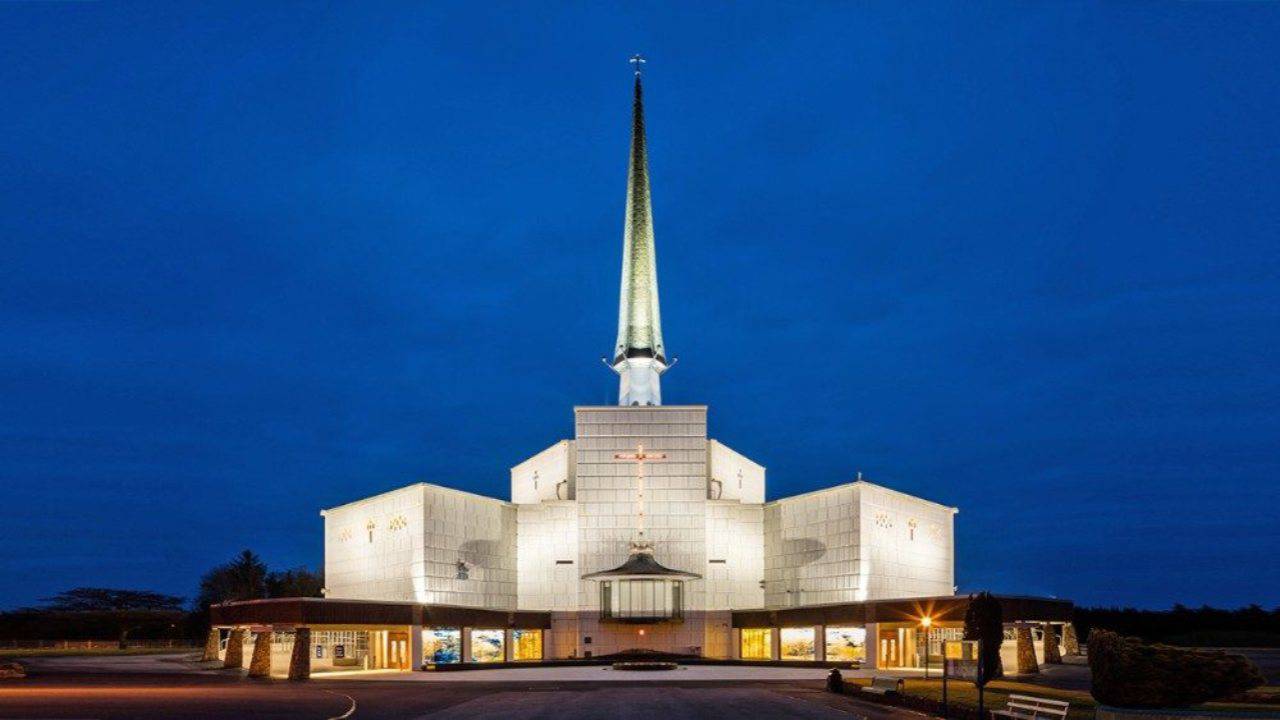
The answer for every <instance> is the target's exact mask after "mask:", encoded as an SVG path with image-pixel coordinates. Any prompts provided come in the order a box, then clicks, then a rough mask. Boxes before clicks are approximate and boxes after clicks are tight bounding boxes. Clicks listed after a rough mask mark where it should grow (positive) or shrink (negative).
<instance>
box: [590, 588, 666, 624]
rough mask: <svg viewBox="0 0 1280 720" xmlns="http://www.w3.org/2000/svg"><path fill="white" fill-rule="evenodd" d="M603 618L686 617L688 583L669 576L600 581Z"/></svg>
mask: <svg viewBox="0 0 1280 720" xmlns="http://www.w3.org/2000/svg"><path fill="white" fill-rule="evenodd" d="M600 617H601V618H628V619H632V620H639V619H663V618H682V617H684V583H683V582H682V581H680V580H666V579H657V580H650V579H621V580H606V581H604V582H601V583H600Z"/></svg>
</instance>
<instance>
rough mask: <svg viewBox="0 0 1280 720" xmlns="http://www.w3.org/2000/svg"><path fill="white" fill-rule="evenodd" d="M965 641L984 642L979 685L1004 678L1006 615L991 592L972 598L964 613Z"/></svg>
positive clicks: (970, 597) (979, 665) (972, 596)
mask: <svg viewBox="0 0 1280 720" xmlns="http://www.w3.org/2000/svg"><path fill="white" fill-rule="evenodd" d="M964 639H965V640H981V641H982V657H981V661H980V662H979V664H978V667H979V671H980V674H979V677H978V684H979V685H986V684H987V682H988V681H990V680H993V679H995V678H998V677H1003V676H1004V669H1003V668H1002V667H1001V666H1000V644H1001V643H1002V642H1004V611H1003V610H1002V609H1001V608H1000V601H999V600H998V599H997V598H996V597H995V596H994V595H992V594H991V593H989V592H981V593H978V594H977V595H970V596H969V607H968V609H966V610H965V613H964Z"/></svg>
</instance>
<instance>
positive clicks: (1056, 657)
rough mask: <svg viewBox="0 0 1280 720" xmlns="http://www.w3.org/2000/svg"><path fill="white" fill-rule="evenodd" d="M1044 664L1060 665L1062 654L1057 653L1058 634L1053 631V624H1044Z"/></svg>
mask: <svg viewBox="0 0 1280 720" xmlns="http://www.w3.org/2000/svg"><path fill="white" fill-rule="evenodd" d="M1044 664H1045V665H1061V664H1062V653H1061V652H1059V651H1058V633H1057V631H1056V630H1054V628H1053V623H1045V624H1044Z"/></svg>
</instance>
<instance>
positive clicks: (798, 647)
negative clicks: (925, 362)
mask: <svg viewBox="0 0 1280 720" xmlns="http://www.w3.org/2000/svg"><path fill="white" fill-rule="evenodd" d="M779 635H780V636H781V637H780V640H781V641H782V642H781V647H780V653H779V657H780V658H781V659H783V660H813V659H814V657H813V645H814V638H813V628H811V627H799V628H782V630H781V631H780V633H779Z"/></svg>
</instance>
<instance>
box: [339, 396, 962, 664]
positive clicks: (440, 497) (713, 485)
mask: <svg viewBox="0 0 1280 720" xmlns="http://www.w3.org/2000/svg"><path fill="white" fill-rule="evenodd" d="M574 420H575V437H574V439H572V440H563V441H561V442H558V443H556V444H555V445H552V446H551V447H549V448H547V449H546V450H543V451H542V452H540V453H538V454H537V455H535V456H533V457H531V458H530V459H529V460H526V461H525V462H523V463H521V464H519V465H517V466H515V467H514V468H512V470H511V496H512V502H504V501H500V500H496V499H492V498H487V497H482V496H479V495H474V494H471V493H465V492H461V491H457V490H451V489H448V488H443V487H439V486H435V485H428V484H418V485H411V486H409V487H406V488H401V489H399V490H394V491H391V492H388V493H384V494H382V495H377V496H374V497H371V498H367V499H365V500H361V501H358V502H354V503H350V504H348V505H343V506H340V507H337V508H333V509H331V510H327V511H325V512H324V513H323V514H324V517H325V573H326V585H327V589H326V590H327V596H328V597H333V598H353V599H369V600H411V601H416V602H423V603H436V604H447V605H460V606H465V607H482V608H490V609H497V610H514V609H520V610H537V611H546V612H550V613H551V630H550V631H548V633H547V635H546V641H545V656H546V657H547V658H557V657H583V656H585V655H587V654H591V655H594V656H599V655H607V654H611V653H615V652H619V651H623V650H628V649H633V648H649V649H654V650H664V651H669V652H680V653H697V654H702V655H706V656H710V657H730V656H731V655H732V652H733V648H732V642H733V640H732V638H733V632H732V631H731V629H730V611H732V610H749V609H759V608H785V607H794V606H798V605H813V604H819V603H835V602H858V601H865V600H877V599H888V598H909V597H925V596H930V597H932V596H938V595H950V594H952V593H953V585H954V577H953V570H952V567H953V559H954V549H953V532H952V518H953V516H954V514H955V509H954V508H950V507H947V506H944V505H939V504H937V503H933V502H929V501H927V500H922V499H920V498H916V497H913V496H910V495H906V494H904V493H900V492H896V491H893V490H889V489H888V488H883V487H880V486H878V485H874V484H872V483H869V482H864V481H857V482H853V483H848V484H844V485H839V486H836V487H832V488H829V489H826V490H820V491H817V492H812V493H807V494H804V495H799V496H796V497H792V498H785V499H782V500H775V501H772V502H768V503H766V502H765V468H764V467H763V466H761V465H759V464H757V463H755V462H753V461H751V460H750V459H748V458H746V457H745V456H743V455H741V454H739V453H737V452H735V451H733V450H731V449H730V448H728V447H726V446H725V445H723V444H721V443H719V442H716V441H714V440H710V439H708V438H707V408H706V407H705V406H659V407H643V406H641V407H619V406H603V407H596V406H592V407H579V408H575V410H574ZM641 446H643V448H644V453H645V454H646V455H648V456H650V457H651V459H650V460H648V461H646V462H645V463H644V476H645V479H644V486H645V493H644V494H645V500H644V511H645V523H644V524H645V538H646V539H647V540H649V541H651V542H652V544H653V548H654V557H655V559H656V560H657V561H658V562H659V563H660V564H662V565H663V566H666V567H668V568H671V569H674V570H680V571H685V572H690V573H696V574H697V575H700V576H701V578H700V579H695V580H688V581H685V583H684V602H683V607H684V618H683V621H682V622H668V623H653V624H648V625H624V624H618V623H614V622H601V621H600V607H599V584H598V583H597V582H596V581H592V580H583V579H582V576H583V575H585V574H587V573H592V572H597V571H603V570H608V569H611V568H614V567H616V566H618V565H620V564H622V563H623V562H624V561H625V560H627V557H628V550H629V544H630V542H631V541H632V540H635V539H636V536H637V533H638V530H639V528H638V521H637V518H638V514H637V509H638V507H637V463H636V462H635V461H634V460H627V459H619V458H618V457H617V456H618V455H620V454H628V453H635V452H636V451H637V449H638V448H639V447H641ZM654 456H660V457H654ZM642 631H643V632H642Z"/></svg>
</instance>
